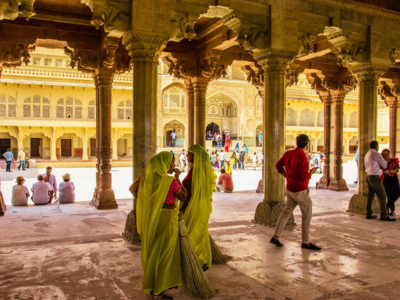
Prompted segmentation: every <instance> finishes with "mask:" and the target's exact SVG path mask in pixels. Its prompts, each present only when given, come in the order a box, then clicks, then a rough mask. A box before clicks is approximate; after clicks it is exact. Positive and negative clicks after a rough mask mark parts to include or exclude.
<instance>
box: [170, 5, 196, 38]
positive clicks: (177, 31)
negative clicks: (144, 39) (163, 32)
mask: <svg viewBox="0 0 400 300" xmlns="http://www.w3.org/2000/svg"><path fill="white" fill-rule="evenodd" d="M196 20H197V15H194V14H190V13H187V12H181V11H175V10H172V11H171V16H170V24H171V30H170V31H171V34H170V41H174V42H177V43H178V42H180V41H181V40H183V39H184V38H187V39H188V40H189V41H191V40H192V39H193V38H194V37H195V36H196V32H195V31H194V23H195V22H196Z"/></svg>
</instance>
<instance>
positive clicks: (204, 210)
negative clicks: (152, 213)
mask: <svg viewBox="0 0 400 300" xmlns="http://www.w3.org/2000/svg"><path fill="white" fill-rule="evenodd" d="M187 160H188V162H190V163H192V164H193V168H192V169H191V170H190V171H189V173H188V175H187V176H186V178H185V179H184V180H183V181H182V184H183V186H184V187H185V188H186V190H187V191H188V196H187V199H186V201H185V204H184V205H183V206H182V207H181V210H182V211H183V212H184V215H183V216H184V221H185V224H186V227H187V230H188V233H189V237H190V241H191V242H192V245H193V247H194V250H195V252H196V255H197V257H198V259H199V261H200V264H201V265H202V266H203V270H204V271H205V270H207V269H209V268H211V263H212V254H211V245H210V235H209V233H208V221H209V220H210V215H211V212H212V205H211V197H212V193H213V191H214V189H215V183H216V182H215V181H216V174H215V172H214V171H213V169H212V166H211V164H210V159H209V156H208V153H207V152H206V150H204V148H203V147H202V146H200V145H193V146H191V147H190V148H189V150H188V154H187Z"/></svg>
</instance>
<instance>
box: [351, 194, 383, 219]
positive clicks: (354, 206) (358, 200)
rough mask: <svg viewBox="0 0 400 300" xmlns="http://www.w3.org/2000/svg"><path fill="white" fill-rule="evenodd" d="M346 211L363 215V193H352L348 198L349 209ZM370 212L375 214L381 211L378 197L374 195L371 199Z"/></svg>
mask: <svg viewBox="0 0 400 300" xmlns="http://www.w3.org/2000/svg"><path fill="white" fill-rule="evenodd" d="M346 211H347V212H349V213H354V214H359V215H364V216H365V215H366V214H367V197H365V196H364V195H363V194H354V195H353V196H352V197H351V199H350V203H349V209H348V210H346ZM372 213H373V214H376V215H379V214H380V213H381V209H380V206H379V199H378V198H377V197H376V196H375V197H374V200H372Z"/></svg>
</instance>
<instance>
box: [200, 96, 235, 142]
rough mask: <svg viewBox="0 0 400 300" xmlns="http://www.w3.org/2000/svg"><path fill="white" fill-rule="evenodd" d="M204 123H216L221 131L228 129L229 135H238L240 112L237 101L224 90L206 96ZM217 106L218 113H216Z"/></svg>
mask: <svg viewBox="0 0 400 300" xmlns="http://www.w3.org/2000/svg"><path fill="white" fill-rule="evenodd" d="M206 107H207V117H206V118H207V120H206V123H207V124H208V123H211V122H215V123H218V124H219V125H220V126H219V129H220V130H221V131H225V130H229V133H230V135H231V137H237V136H238V131H239V129H238V127H239V125H238V124H239V119H241V118H240V117H239V115H240V113H242V112H241V111H240V110H239V106H238V102H237V101H236V100H235V99H234V98H232V97H231V96H230V95H229V94H227V93H225V92H220V91H218V92H216V93H211V95H210V96H209V97H207V102H206ZM217 108H218V114H217Z"/></svg>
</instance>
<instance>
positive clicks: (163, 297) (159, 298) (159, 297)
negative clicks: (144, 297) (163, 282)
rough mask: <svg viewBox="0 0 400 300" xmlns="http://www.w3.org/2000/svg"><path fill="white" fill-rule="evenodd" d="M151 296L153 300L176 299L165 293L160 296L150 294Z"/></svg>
mask: <svg viewBox="0 0 400 300" xmlns="http://www.w3.org/2000/svg"><path fill="white" fill-rule="evenodd" d="M150 296H151V297H152V298H153V300H172V299H174V297H171V296H167V295H164V294H163V293H161V294H159V295H154V294H153V292H150Z"/></svg>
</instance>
